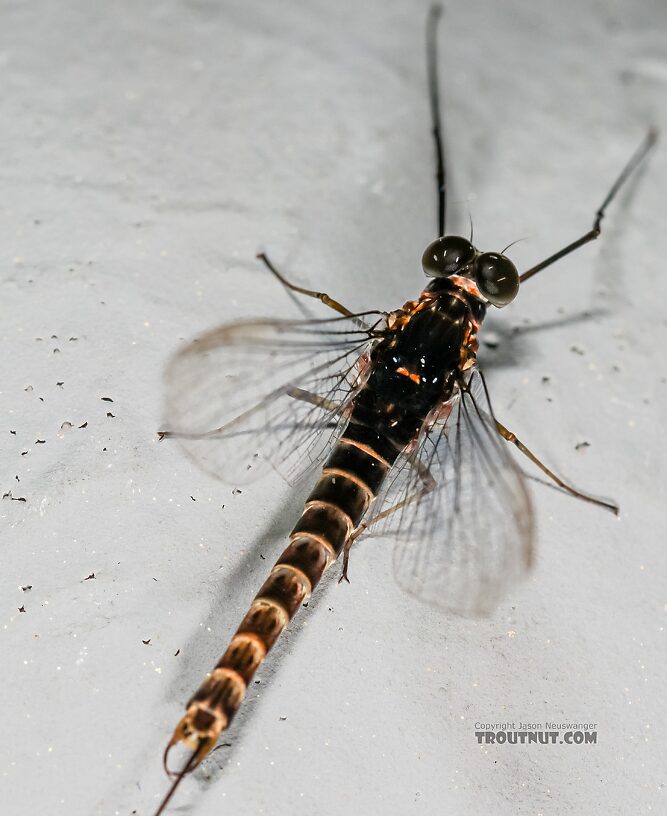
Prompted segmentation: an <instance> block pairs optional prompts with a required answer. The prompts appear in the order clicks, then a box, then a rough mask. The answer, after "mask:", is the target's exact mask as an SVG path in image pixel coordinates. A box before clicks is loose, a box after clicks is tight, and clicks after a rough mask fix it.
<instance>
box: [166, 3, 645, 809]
mask: <svg viewBox="0 0 667 816" xmlns="http://www.w3.org/2000/svg"><path fill="white" fill-rule="evenodd" d="M439 16H440V8H439V7H437V6H434V7H433V8H432V9H431V11H430V13H429V17H428V22H427V72H428V91H429V99H430V107H431V116H432V126H433V137H434V141H435V148H436V158H437V195H438V236H439V237H437V238H436V239H435V240H434V241H433V242H432V243H431V244H430V245H429V246H428V247H427V248H426V249H425V250H424V253H423V256H422V266H423V269H424V273H425V274H426V275H427V276H428V278H429V279H430V280H429V282H428V284H427V285H426V288H425V289H424V290H423V291H422V292H421V294H420V295H419V297H418V298H417V299H416V300H411V301H409V302H407V303H406V304H405V305H403V306H402V307H401V308H400V309H396V310H395V311H393V312H390V313H388V314H386V313H383V312H367V313H363V314H358V313H355V312H354V311H353V310H351V309H348V308H346V307H345V306H343V305H342V304H341V303H339V302H338V301H336V300H334V299H333V298H331V297H329V295H326V294H324V293H321V292H315V291H311V290H309V289H304V288H301V287H299V286H295V285H294V284H292V283H290V282H289V281H288V280H287V279H286V278H285V277H284V276H283V275H282V274H281V273H280V272H279V271H278V270H277V269H276V268H275V267H274V266H273V264H272V263H271V262H270V261H269V259H268V258H267V257H266V255H263V254H262V255H259V258H260V260H261V261H263V263H264V264H265V265H266V267H267V268H268V269H269V270H270V271H271V272H272V273H273V274H274V275H275V277H276V278H278V280H279V281H280V282H281V283H282V284H283V285H284V286H286V287H288V288H289V289H290V290H292V291H294V292H297V293H300V294H302V295H305V296H309V297H314V298H318V299H319V300H320V301H322V302H323V303H324V304H325V305H326V306H328V307H330V308H331V309H332V310H333V311H335V312H337V313H338V316H337V317H334V318H331V319H327V320H314V321H299V322H294V321H280V320H256V321H244V322H240V323H232V324H230V325H225V326H222V327H221V328H218V329H215V330H214V331H211V332H209V333H207V334H204V335H203V336H202V337H200V338H198V339H197V340H195V341H194V342H193V343H191V344H190V345H188V346H186V347H185V348H184V349H183V350H182V351H180V352H179V353H178V354H176V356H175V357H174V358H173V359H172V361H171V363H170V365H169V367H168V370H167V375H166V381H167V424H166V429H165V430H164V431H162V432H161V436H162V437H177V438H178V439H179V440H180V441H181V442H182V444H183V445H184V447H185V448H186V450H187V452H188V453H189V454H190V455H191V456H192V457H193V458H194V459H195V460H196V461H197V462H199V463H200V464H201V465H202V466H203V467H204V468H205V469H206V470H208V471H209V472H212V473H214V474H215V475H216V476H218V477H220V478H223V479H225V480H226V481H231V482H234V481H236V480H239V479H244V478H245V479H247V477H248V476H249V475H250V476H255V475H256V474H259V473H261V471H262V465H264V464H268V465H270V466H272V467H274V468H275V469H277V470H278V471H279V472H281V473H282V474H283V475H284V476H285V478H286V479H287V480H288V481H289V482H290V483H293V482H295V481H296V480H297V479H300V478H302V477H303V476H304V474H305V473H306V472H308V471H310V470H311V469H312V468H313V467H315V466H317V465H320V464H322V463H323V467H322V470H321V472H320V475H319V477H318V479H317V482H316V484H315V486H314V488H313V490H312V491H311V493H310V495H309V496H308V498H307V499H306V502H305V507H304V510H303V512H302V514H301V516H300V518H299V519H298V521H297V522H296V525H295V527H294V529H293V531H292V533H291V534H290V537H289V544H288V546H287V549H286V550H285V551H284V552H283V553H282V554H281V555H280V556H279V558H278V560H277V561H276V563H275V565H274V566H273V568H272V569H271V572H270V573H269V576H268V578H267V579H266V581H265V583H264V584H263V586H262V587H261V589H260V590H259V592H258V593H257V595H256V596H255V598H254V600H253V601H252V603H251V604H250V607H249V609H248V611H247V613H246V615H245V617H244V618H243V620H242V621H241V624H240V626H239V627H238V629H237V631H236V633H235V634H234V636H233V637H232V639H231V642H230V644H229V646H228V647H227V649H226V651H225V652H224V654H223V656H222V657H221V658H220V660H219V661H218V663H217V664H216V666H215V667H214V668H213V669H212V671H211V672H209V674H208V675H207V676H206V678H205V680H204V682H203V684H202V685H201V687H200V688H199V689H198V690H197V691H196V692H195V694H194V696H193V697H192V699H191V700H190V701H189V702H188V704H187V706H186V711H185V715H184V716H183V718H182V719H181V721H180V722H179V723H178V725H177V727H176V730H175V732H174V734H173V736H172V738H171V740H170V742H169V745H168V747H167V751H166V752H165V766H166V764H167V754H168V752H169V749H170V748H171V747H172V746H174V745H175V744H176V743H178V742H183V743H184V744H185V745H186V746H187V747H188V748H190V749H191V751H192V753H191V755H190V756H189V759H188V760H187V762H186V763H185V766H184V767H183V768H182V769H181V770H180V771H179V772H178V773H176V774H173V775H174V777H175V779H174V782H173V784H172V786H171V788H170V790H169V791H168V793H167V796H166V797H165V799H164V800H163V802H162V804H161V805H160V807H159V808H158V810H157V813H156V816H159V814H161V813H162V812H163V811H164V810H165V808H166V806H167V803H168V802H169V800H170V799H171V797H172V795H173V793H174V791H175V790H176V787H177V785H178V784H179V782H180V781H181V779H182V778H183V776H184V775H185V774H186V773H188V772H189V771H191V770H192V769H193V768H194V767H195V766H196V765H198V764H199V763H200V762H201V760H202V759H203V758H204V757H205V756H206V754H207V753H208V752H209V751H210V750H211V749H212V748H213V747H214V746H215V744H216V742H217V741H218V738H219V737H220V735H221V733H222V732H223V731H225V730H226V729H227V728H229V726H230V724H231V722H232V720H233V718H234V715H235V714H236V712H237V711H238V709H239V706H240V705H241V703H242V702H243V699H244V697H245V695H246V692H247V689H248V685H249V683H250V682H251V680H252V678H253V676H254V674H255V672H256V671H257V669H258V667H259V666H260V665H261V663H262V661H263V660H264V659H265V658H266V656H267V654H268V652H269V651H270V649H271V648H272V646H273V645H274V644H275V642H276V641H277V639H278V638H279V636H280V634H281V633H282V632H283V630H284V629H285V627H286V626H287V625H288V623H289V622H290V621H291V620H292V618H293V617H294V615H295V614H296V612H297V611H298V609H299V607H300V606H301V605H302V604H303V603H304V602H305V601H306V600H307V599H308V597H309V596H310V594H311V593H312V592H313V590H314V589H315V587H316V586H317V584H318V583H319V581H320V579H321V578H322V575H323V574H324V572H325V570H327V569H328V568H329V567H330V566H331V565H332V564H333V563H334V562H335V561H336V560H337V559H338V556H339V555H340V554H341V553H343V554H344V559H343V573H342V577H346V575H347V568H348V558H349V554H350V548H351V546H352V544H353V543H354V541H355V540H356V539H357V538H358V537H359V536H360V535H361V534H362V533H364V532H365V531H367V530H369V528H370V529H371V530H372V531H373V532H377V533H380V534H382V535H385V536H387V535H388V536H392V537H394V538H396V540H397V544H396V547H395V550H394V571H395V575H396V578H397V580H398V582H399V584H400V585H401V586H402V587H404V588H405V589H406V590H407V591H408V592H409V593H411V594H413V595H415V596H417V597H418V598H420V599H422V600H424V601H427V602H429V603H431V604H435V605H437V606H441V607H445V608H449V609H456V610H458V611H460V612H463V613H476V612H484V611H488V610H490V609H492V608H493V607H494V606H495V605H496V603H497V602H498V600H499V599H500V597H501V596H502V595H503V593H504V592H506V590H507V589H508V587H510V586H511V585H512V584H514V583H515V582H516V581H517V580H518V579H519V578H520V577H521V576H522V575H523V574H525V573H526V571H527V570H528V569H529V567H530V564H531V560H532V553H533V520H532V511H531V504H530V499H529V496H528V492H527V490H526V486H525V483H524V477H523V476H522V474H521V471H520V470H519V468H518V467H517V466H516V464H515V463H514V461H513V458H512V456H511V455H510V450H509V447H508V446H507V445H506V442H510V443H512V444H513V445H515V446H516V447H517V448H518V449H519V450H520V451H521V453H523V454H524V455H525V456H527V457H528V458H529V459H530V461H531V462H532V463H533V465H535V466H536V467H537V468H539V469H540V470H541V471H542V473H543V474H544V475H545V476H547V477H548V478H549V479H551V480H552V481H553V482H555V483H556V485H558V487H559V488H561V489H562V490H565V491H567V492H569V493H571V494H573V495H574V496H576V497H578V498H580V499H584V500H586V501H589V502H593V503H595V504H598V505H601V506H602V507H605V508H607V509H609V510H611V511H613V512H617V507H616V505H614V504H613V503H610V502H606V501H602V500H601V499H597V498H594V497H592V496H589V495H587V494H584V493H582V492H580V491H578V490H576V489H574V488H573V487H571V486H570V485H568V484H567V483H565V482H564V481H562V480H561V479H560V478H558V477H557V476H556V475H555V474H554V473H552V471H551V470H549V469H548V468H547V467H546V466H545V465H544V464H542V462H541V461H540V460H539V459H538V458H537V457H536V456H535V455H534V454H533V453H532V452H531V451H530V450H529V449H528V448H527V447H526V446H525V445H524V444H523V443H522V442H521V441H520V440H519V439H518V438H517V437H516V436H515V434H514V433H512V432H511V431H510V430H508V429H507V428H506V427H505V426H504V425H502V424H501V422H500V421H499V420H498V419H497V418H496V416H495V414H494V412H493V409H492V407H491V404H490V401H489V394H488V390H487V387H486V383H485V380H484V377H483V375H482V372H481V371H480V369H479V368H478V366H477V363H476V352H477V348H478V340H477V336H478V333H479V330H480V327H481V325H482V322H483V320H484V316H485V314H486V312H487V310H488V308H489V307H496V308H502V307H504V306H507V305H508V304H509V303H511V302H512V301H513V300H514V298H515V297H516V295H517V293H518V291H519V288H520V285H521V284H523V283H525V282H526V281H527V280H529V279H530V278H532V277H533V276H534V275H535V274H537V273H538V272H540V271H541V270H543V269H546V268H547V267H548V266H551V265H552V264H553V263H555V262H556V261H558V260H560V259H561V258H563V257H565V256H566V255H569V254H570V253H571V252H574V251H575V250H576V249H578V248H579V247H581V246H583V245H584V244H586V243H588V242H589V241H593V240H594V239H596V238H597V237H598V236H599V235H600V230H601V224H602V219H603V217H604V214H605V211H606V208H607V206H608V205H609V204H610V203H611V201H612V200H613V198H614V197H615V196H616V194H617V193H618V191H619V189H620V188H621V186H622V185H623V184H624V183H625V181H626V180H627V179H628V177H629V176H630V175H631V174H632V173H633V171H634V170H635V169H636V168H637V167H638V165H639V164H640V162H641V161H642V159H643V158H644V157H645V156H646V154H647V153H648V151H649V150H650V148H651V146H652V145H653V144H654V142H655V139H656V134H655V132H654V131H653V130H651V131H649V133H648V135H647V136H646V138H645V140H644V142H643V143H642V145H641V146H640V147H639V149H638V150H637V152H636V153H635V154H634V155H633V157H632V158H631V159H630V161H629V162H628V164H627V165H626V167H625V168H624V169H623V171H622V172H621V174H620V176H619V177H618V179H617V180H616V181H615V183H614V184H613V185H612V187H611V190H610V191H609V193H608V194H607V196H606V198H605V199H604V201H603V202H602V205H601V206H600V208H599V209H598V211H597V212H596V214H595V219H594V222H593V226H592V228H591V229H590V230H589V231H588V232H586V233H585V234H584V235H582V236H581V237H580V238H578V239H577V240H576V241H573V242H572V243H571V244H568V245H567V246H566V247H564V248H563V249H561V250H559V251H558V252H556V253H554V254H553V255H550V256H549V257H548V258H546V259H545V260H543V261H541V262H540V263H538V264H536V265H535V266H533V267H532V268H530V269H528V270H527V271H526V272H524V273H523V274H519V272H518V271H517V269H516V267H515V266H514V264H513V263H512V261H511V260H510V259H509V258H508V257H507V256H506V255H505V254H504V252H494V251H491V252H488V251H480V250H478V249H477V248H476V247H475V246H473V244H472V242H471V240H468V239H467V238H464V237H460V236H454V235H446V234H445V214H446V189H447V188H446V177H445V162H444V153H443V145H442V137H441V122H440V107H439V94H438V81H437V71H436V62H437V59H436V56H437V41H436V28H437V22H438V18H439ZM258 395H259V396H258Z"/></svg>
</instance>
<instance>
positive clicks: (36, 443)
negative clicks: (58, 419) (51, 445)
mask: <svg viewBox="0 0 667 816" xmlns="http://www.w3.org/2000/svg"><path fill="white" fill-rule="evenodd" d="M35 445H46V439H35Z"/></svg>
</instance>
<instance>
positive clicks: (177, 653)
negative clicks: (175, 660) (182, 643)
mask: <svg viewBox="0 0 667 816" xmlns="http://www.w3.org/2000/svg"><path fill="white" fill-rule="evenodd" d="M180 653H181V650H180V649H176V651H175V652H174V657H178V656H179V654H180Z"/></svg>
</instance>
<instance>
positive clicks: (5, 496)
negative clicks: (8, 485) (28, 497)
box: [2, 490, 25, 502]
mask: <svg viewBox="0 0 667 816" xmlns="http://www.w3.org/2000/svg"><path fill="white" fill-rule="evenodd" d="M2 498H3V499H11V500H12V501H17V502H24V501H25V499H24V498H23V496H12V491H11V490H8V491H7V492H6V493H3V494H2Z"/></svg>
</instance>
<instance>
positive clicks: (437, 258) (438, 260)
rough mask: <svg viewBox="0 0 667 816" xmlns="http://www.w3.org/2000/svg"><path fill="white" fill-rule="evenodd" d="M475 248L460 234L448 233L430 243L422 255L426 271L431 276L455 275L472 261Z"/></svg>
mask: <svg viewBox="0 0 667 816" xmlns="http://www.w3.org/2000/svg"><path fill="white" fill-rule="evenodd" d="M474 257H475V248H474V247H473V245H472V244H471V243H470V241H466V239H465V238H460V237H459V236H458V235H447V236H446V237H445V238H438V239H437V240H435V241H433V243H432V244H429V245H428V246H427V247H426V249H425V250H424V254H423V255H422V266H423V267H424V272H425V273H426V274H427V275H428V276H429V277H431V278H441V277H445V276H446V275H453V274H454V273H456V272H458V271H459V270H460V269H462V268H463V267H464V266H467V265H468V264H469V263H471V262H472V260H473V258H474Z"/></svg>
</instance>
